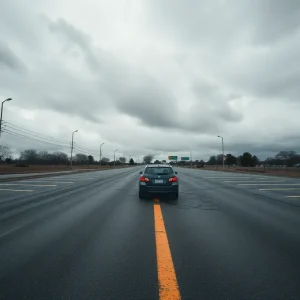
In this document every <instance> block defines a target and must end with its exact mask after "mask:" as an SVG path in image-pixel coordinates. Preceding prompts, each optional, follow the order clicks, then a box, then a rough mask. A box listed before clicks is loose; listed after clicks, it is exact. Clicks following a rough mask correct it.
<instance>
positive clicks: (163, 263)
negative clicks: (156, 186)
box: [154, 199, 181, 300]
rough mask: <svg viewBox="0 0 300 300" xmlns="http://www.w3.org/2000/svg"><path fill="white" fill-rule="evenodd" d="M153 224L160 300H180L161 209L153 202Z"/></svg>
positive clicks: (157, 203)
mask: <svg viewBox="0 0 300 300" xmlns="http://www.w3.org/2000/svg"><path fill="white" fill-rule="evenodd" d="M154 201H155V202H156V203H155V204H154V224H155V242H156V258H157V273H158V286H159V299H160V300H180V299H181V296H180V292H179V287H178V282H177V278H176V273H175V268H174V264H173V260H172V255H171V251H170V246H169V241H168V236H167V232H166V228H165V224H164V219H163V215H162V211H161V207H160V204H159V202H158V201H157V199H155V200H154Z"/></svg>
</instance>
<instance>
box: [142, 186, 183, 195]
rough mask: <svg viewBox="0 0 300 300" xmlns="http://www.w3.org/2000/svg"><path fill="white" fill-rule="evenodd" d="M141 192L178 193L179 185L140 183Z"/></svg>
mask: <svg viewBox="0 0 300 300" xmlns="http://www.w3.org/2000/svg"><path fill="white" fill-rule="evenodd" d="M140 192H141V193H157V194H168V193H178V185H170V186H147V185H140Z"/></svg>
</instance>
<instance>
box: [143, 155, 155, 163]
mask: <svg viewBox="0 0 300 300" xmlns="http://www.w3.org/2000/svg"><path fill="white" fill-rule="evenodd" d="M153 158H154V155H152V154H148V155H145V156H144V158H143V161H144V163H145V164H150V163H151V161H152V160H153Z"/></svg>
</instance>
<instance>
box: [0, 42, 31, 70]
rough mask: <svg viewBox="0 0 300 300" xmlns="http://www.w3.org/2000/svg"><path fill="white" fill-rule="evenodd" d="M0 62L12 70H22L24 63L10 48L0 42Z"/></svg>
mask: <svg viewBox="0 0 300 300" xmlns="http://www.w3.org/2000/svg"><path fill="white" fill-rule="evenodd" d="M0 64H2V66H4V67H7V68H10V69H12V70H14V71H24V70H25V69H26V68H25V65H24V64H23V62H22V61H21V60H20V59H19V58H18V57H17V56H16V55H15V54H14V53H13V51H12V50H11V49H9V48H8V47H7V46H5V45H3V44H2V43H0Z"/></svg>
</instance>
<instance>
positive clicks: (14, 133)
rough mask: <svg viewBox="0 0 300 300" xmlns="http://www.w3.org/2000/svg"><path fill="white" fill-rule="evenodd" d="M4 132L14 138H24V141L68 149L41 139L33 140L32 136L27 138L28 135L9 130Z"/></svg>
mask: <svg viewBox="0 0 300 300" xmlns="http://www.w3.org/2000/svg"><path fill="white" fill-rule="evenodd" d="M3 132H4V133H6V134H9V135H12V136H17V137H21V138H24V139H27V140H31V141H37V142H39V143H42V144H50V145H53V146H57V147H61V148H67V146H66V145H62V144H55V143H52V142H48V141H43V140H40V139H37V138H33V137H30V136H26V135H23V134H19V133H17V132H14V131H10V130H7V129H4V130H3Z"/></svg>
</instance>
